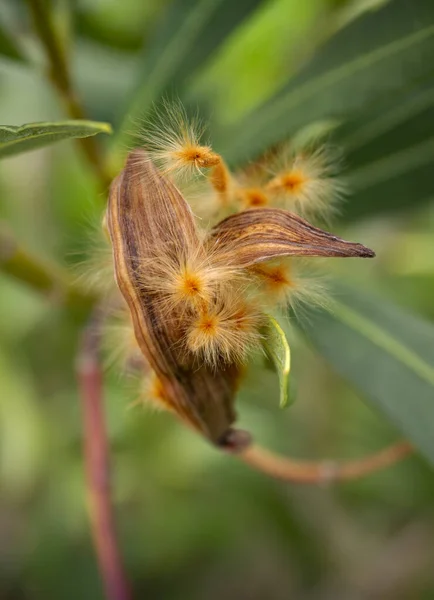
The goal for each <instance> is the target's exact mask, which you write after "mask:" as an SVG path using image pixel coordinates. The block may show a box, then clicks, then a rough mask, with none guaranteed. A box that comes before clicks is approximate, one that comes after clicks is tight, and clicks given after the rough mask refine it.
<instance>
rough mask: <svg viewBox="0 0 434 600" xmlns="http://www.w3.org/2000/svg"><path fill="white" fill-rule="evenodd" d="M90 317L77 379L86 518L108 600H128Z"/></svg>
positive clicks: (96, 338) (94, 324) (95, 331)
mask: <svg viewBox="0 0 434 600" xmlns="http://www.w3.org/2000/svg"><path fill="white" fill-rule="evenodd" d="M102 318H103V313H102V312H98V313H95V314H94V318H93V319H92V321H90V323H89V325H88V326H87V327H86V329H85V330H84V333H83V337H82V343H81V347H80V353H79V356H78V361H77V376H78V382H79V387H80V394H81V400H82V406H83V429H84V455H85V467H86V480H87V495H88V506H89V518H90V522H91V531H92V537H93V542H94V546H95V550H96V554H97V558H98V563H99V569H100V573H101V578H102V580H103V584H104V589H105V593H106V597H107V598H108V599H109V600H130V598H131V593H130V589H129V585H128V582H127V579H126V575H125V572H124V568H123V565H122V560H121V555H120V552H119V548H118V544H117V540H116V533H115V524H114V516H113V509H112V505H111V502H110V478H109V443H108V439H107V431H106V426H105V423H104V413H103V410H104V409H103V379H102V371H101V367H100V364H99V344H100V333H99V330H100V326H99V325H100V321H101V319H102Z"/></svg>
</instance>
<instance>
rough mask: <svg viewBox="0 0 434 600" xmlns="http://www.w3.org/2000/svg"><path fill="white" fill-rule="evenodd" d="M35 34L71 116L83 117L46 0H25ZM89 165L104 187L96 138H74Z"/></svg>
mask: <svg viewBox="0 0 434 600" xmlns="http://www.w3.org/2000/svg"><path fill="white" fill-rule="evenodd" d="M27 4H28V5H29V9H30V12H31V14H32V18H33V23H34V26H35V30H36V33H37V34H38V36H39V39H40V41H41V43H42V45H43V46H44V48H45V52H46V54H47V58H48V62H49V72H48V75H49V78H50V80H51V81H52V83H53V85H54V86H55V88H56V89H57V91H58V93H59V96H60V98H61V99H62V102H63V104H64V106H65V110H66V113H67V114H68V115H69V117H71V118H72V119H84V120H86V119H87V117H86V114H85V111H84V109H83V107H82V105H81V103H80V101H79V99H78V97H77V95H76V93H75V90H74V86H73V84H72V79H71V73H70V69H69V65H68V61H67V57H66V54H65V49H64V47H63V44H62V42H61V40H60V36H59V35H58V33H57V31H56V26H55V23H54V20H53V15H52V14H51V11H50V9H49V3H48V2H47V1H46V0H27ZM76 141H77V143H78V144H79V146H80V147H81V149H82V151H83V153H84V155H85V156H86V158H87V160H88V162H89V165H90V166H91V167H92V169H93V171H94V173H95V175H96V177H97V179H98V181H99V182H100V185H101V188H102V189H103V190H106V189H107V187H108V186H109V184H110V181H111V179H112V177H111V175H110V173H109V171H108V168H107V166H106V165H105V163H104V161H103V158H102V155H101V152H100V148H99V146H98V143H97V141H96V140H95V138H93V137H87V138H79V139H77V140H76Z"/></svg>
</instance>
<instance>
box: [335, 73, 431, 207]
mask: <svg viewBox="0 0 434 600" xmlns="http://www.w3.org/2000/svg"><path fill="white" fill-rule="evenodd" d="M334 140H335V142H336V143H337V144H339V145H340V146H341V147H343V148H344V150H345V164H346V167H347V168H346V172H345V173H344V174H343V176H344V177H345V178H346V180H347V182H348V187H349V189H350V190H351V192H352V194H351V196H350V198H349V201H348V202H346V203H345V205H344V206H343V207H342V208H343V212H342V216H343V218H345V219H354V218H358V217H362V216H367V215H370V214H377V213H384V212H391V211H397V210H402V209H414V207H415V206H416V205H420V204H422V203H424V202H427V201H429V200H431V198H432V196H433V195H434V178H433V177H432V167H431V165H432V161H433V157H434V82H431V83H430V84H429V85H423V86H421V87H419V88H416V89H412V90H411V91H410V92H409V93H407V94H406V95H405V96H404V97H402V96H399V97H398V98H389V99H388V100H387V101H386V102H383V103H380V105H379V106H376V107H375V109H372V108H371V109H370V110H366V111H363V112H362V114H361V115H360V116H358V117H357V118H356V119H353V120H350V121H348V122H347V123H345V124H344V125H343V126H342V127H340V128H339V129H338V130H337V131H336V133H335V137H334Z"/></svg>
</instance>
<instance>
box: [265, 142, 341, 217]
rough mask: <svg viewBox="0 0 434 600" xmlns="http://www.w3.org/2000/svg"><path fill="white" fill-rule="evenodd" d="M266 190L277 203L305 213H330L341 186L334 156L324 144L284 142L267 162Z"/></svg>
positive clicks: (311, 215) (332, 210) (318, 214)
mask: <svg viewBox="0 0 434 600" xmlns="http://www.w3.org/2000/svg"><path fill="white" fill-rule="evenodd" d="M269 170H270V173H271V179H270V180H269V181H268V183H267V184H266V186H265V189H266V191H267V192H268V193H269V194H270V195H271V196H272V197H273V198H274V200H275V201H276V202H277V203H278V204H280V206H282V207H284V208H287V209H289V210H292V211H294V212H296V213H298V214H300V215H301V216H305V217H310V218H314V217H317V216H318V217H321V218H326V217H328V216H330V215H331V214H334V213H335V212H336V210H337V204H338V202H339V201H340V199H341V198H342V195H343V192H344V186H343V185H342V183H341V181H340V180H339V179H338V178H337V159H336V157H335V156H334V155H333V152H332V151H331V150H330V149H329V148H328V147H327V146H321V147H319V148H316V149H311V148H295V149H294V148H292V147H291V146H290V145H286V146H284V147H283V148H282V149H281V151H280V152H278V153H276V155H275V156H274V158H273V161H272V163H271V164H270V166H269Z"/></svg>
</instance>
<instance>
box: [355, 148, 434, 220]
mask: <svg viewBox="0 0 434 600" xmlns="http://www.w3.org/2000/svg"><path fill="white" fill-rule="evenodd" d="M433 161H434V137H432V138H430V139H428V140H426V141H425V142H422V143H421V144H417V145H415V146H413V147H410V148H407V149H405V150H401V151H400V152H396V153H394V154H392V155H390V156H387V155H386V156H384V157H383V158H381V159H379V160H377V161H373V162H372V163H369V164H367V165H364V166H362V167H360V168H359V169H355V170H354V171H351V172H350V173H348V174H347V181H348V184H349V188H350V189H351V190H352V191H353V195H352V196H351V199H350V200H349V202H348V204H347V206H346V207H344V210H345V213H344V217H347V218H351V219H354V218H358V217H361V216H366V215H368V214H372V213H379V212H384V211H388V210H389V211H390V210H394V211H396V210H398V209H402V208H414V207H415V206H416V205H417V204H421V203H423V202H426V201H428V200H431V198H432V196H433V194H434V178H433V166H432V165H433Z"/></svg>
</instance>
